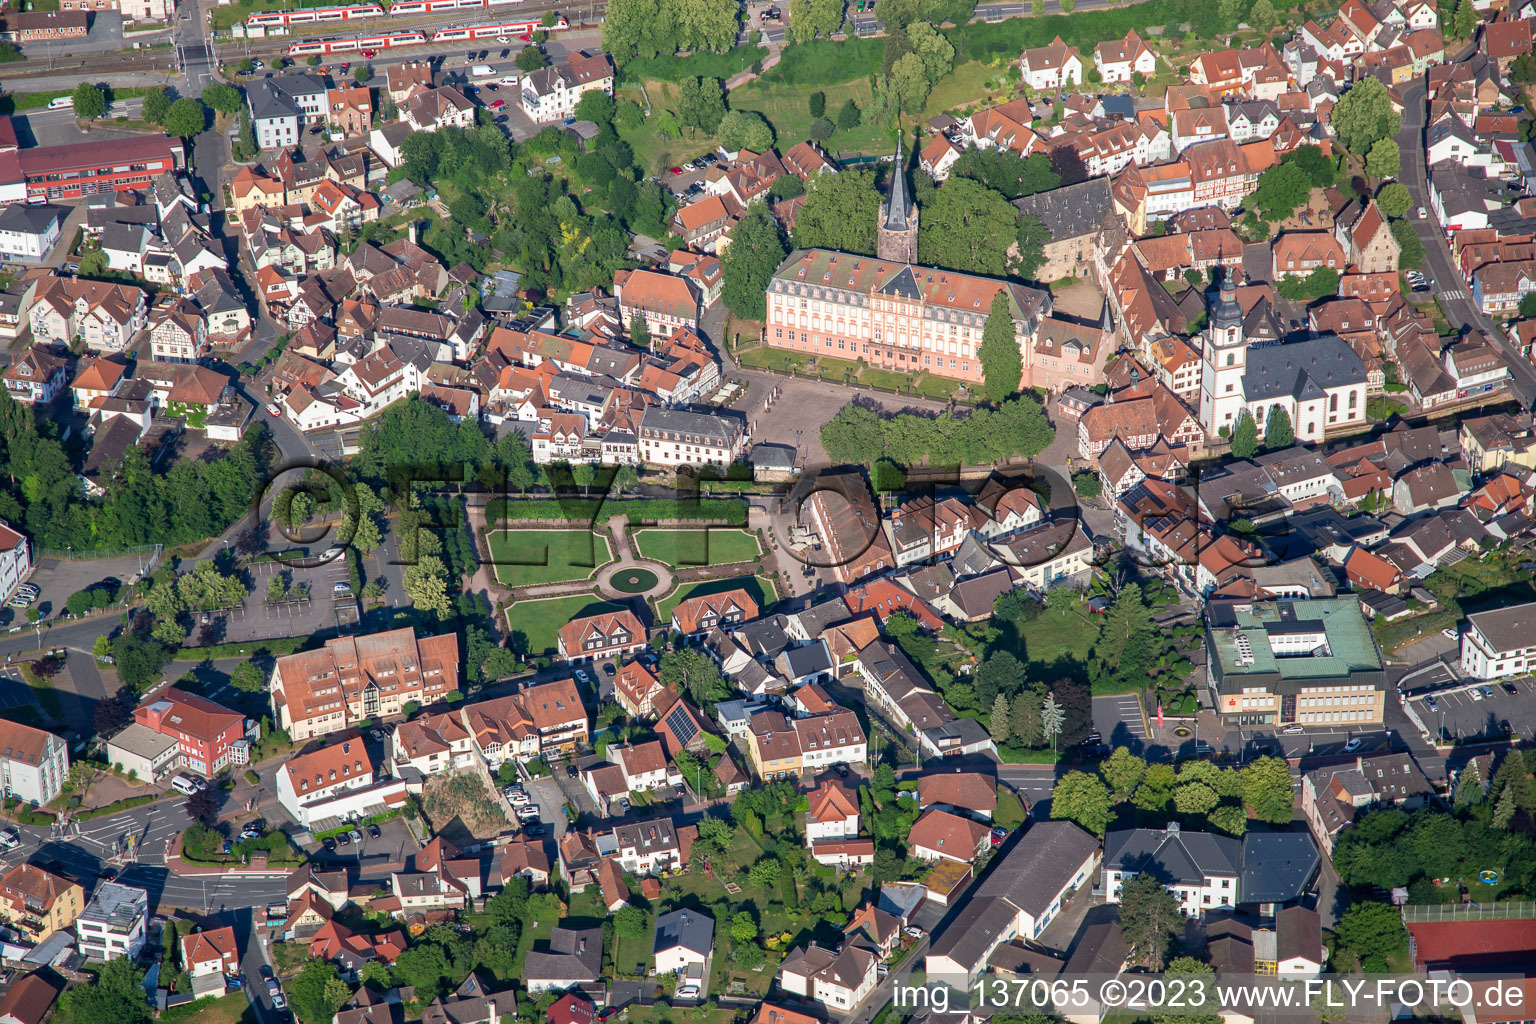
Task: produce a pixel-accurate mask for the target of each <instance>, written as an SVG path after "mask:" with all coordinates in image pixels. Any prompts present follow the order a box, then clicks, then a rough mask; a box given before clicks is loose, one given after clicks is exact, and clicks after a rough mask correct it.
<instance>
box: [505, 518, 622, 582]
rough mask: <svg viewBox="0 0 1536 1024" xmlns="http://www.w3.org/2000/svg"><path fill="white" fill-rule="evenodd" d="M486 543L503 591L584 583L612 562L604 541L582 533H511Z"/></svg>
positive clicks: (584, 531) (606, 542)
mask: <svg viewBox="0 0 1536 1024" xmlns="http://www.w3.org/2000/svg"><path fill="white" fill-rule="evenodd" d="M486 540H487V543H488V544H489V546H490V549H491V560H492V561H494V562H496V563H497V565H496V579H497V582H499V583H501V584H502V586H506V587H526V586H529V585H530V584H534V583H563V582H565V581H566V580H584V579H586V578H588V577H589V576H591V575H592V574H593V573H594V572H596V571H597V569H598V567H599V566H603V565H607V564H608V563H609V562H610V561H612V559H613V556H612V555H611V554H610V553H609V551H608V541H607V539H606V538H605V537H603V536H602V535H601V534H596V533H589V532H587V531H586V530H511V531H503V532H501V533H493V534H490V535H489V536H488V537H487V538H486Z"/></svg>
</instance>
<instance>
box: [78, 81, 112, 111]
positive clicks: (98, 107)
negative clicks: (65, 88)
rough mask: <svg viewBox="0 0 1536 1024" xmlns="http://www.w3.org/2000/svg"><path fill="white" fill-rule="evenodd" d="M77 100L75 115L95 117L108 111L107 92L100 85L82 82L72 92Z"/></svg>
mask: <svg viewBox="0 0 1536 1024" xmlns="http://www.w3.org/2000/svg"><path fill="white" fill-rule="evenodd" d="M70 95H71V96H72V97H73V99H74V102H75V107H74V109H75V116H76V117H83V118H87V119H93V118H97V117H100V116H102V115H103V114H105V113H106V112H107V94H106V92H105V91H103V90H102V88H101V86H99V85H92V84H91V83H90V82H81V83H80V84H79V85H77V86H75V91H74V92H73V93H71V94H70Z"/></svg>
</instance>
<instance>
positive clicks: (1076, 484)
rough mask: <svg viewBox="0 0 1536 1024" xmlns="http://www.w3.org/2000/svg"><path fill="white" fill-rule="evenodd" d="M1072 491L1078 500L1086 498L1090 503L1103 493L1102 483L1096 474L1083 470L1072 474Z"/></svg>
mask: <svg viewBox="0 0 1536 1024" xmlns="http://www.w3.org/2000/svg"><path fill="white" fill-rule="evenodd" d="M1072 490H1073V491H1074V492H1075V493H1076V494H1077V496H1078V497H1079V498H1086V499H1088V500H1089V501H1092V500H1093V499H1094V498H1097V497H1098V496H1099V495H1101V494H1103V493H1104V482H1103V481H1102V480H1100V479H1099V476H1098V474H1097V473H1091V472H1089V471H1088V470H1083V471H1082V472H1079V473H1073V474H1072Z"/></svg>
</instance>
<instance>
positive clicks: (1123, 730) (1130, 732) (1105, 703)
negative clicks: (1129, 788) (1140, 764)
mask: <svg viewBox="0 0 1536 1024" xmlns="http://www.w3.org/2000/svg"><path fill="white" fill-rule="evenodd" d="M1093 728H1094V730H1095V731H1096V732H1098V734H1099V735H1100V736H1101V737H1103V741H1104V742H1105V743H1106V744H1108V745H1109V746H1111V747H1129V748H1130V750H1131V753H1133V754H1145V753H1146V750H1145V748H1146V745H1147V740H1148V739H1149V737H1148V736H1147V723H1146V719H1145V718H1143V717H1142V713H1141V701H1139V700H1137V699H1136V696H1135V695H1134V694H1121V695H1119V696H1115V697H1095V698H1093Z"/></svg>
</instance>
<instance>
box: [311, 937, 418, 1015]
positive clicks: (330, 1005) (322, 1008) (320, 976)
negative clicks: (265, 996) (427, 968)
mask: <svg viewBox="0 0 1536 1024" xmlns="http://www.w3.org/2000/svg"><path fill="white" fill-rule="evenodd" d="M426 948H429V949H435V948H436V947H433V946H428V947H426ZM413 952H417V951H416V950H407V951H406V952H405V953H402V954H401V955H400V958H399V959H400V960H404V959H405V958H406V957H408V956H410V955H411V954H412V953H413ZM438 955H439V956H441V955H442V954H441V953H439V954H438ZM395 966H396V969H397V970H398V968H399V963H398V961H397V962H396V965H395ZM286 987H287V990H288V1005H290V1006H292V1007H293V1012H294V1014H295V1015H296V1016H297V1017H298V1018H299V1020H301V1021H303V1022H304V1024H324V1022H325V1021H328V1020H330V1019H331V1018H332V1017H334V1016H335V1015H336V1011H337V1010H339V1009H341V1007H342V1004H344V1003H345V1002H346V1001H347V998H348V997H349V996H350V995H351V994H352V993H351V991H350V990H349V989H348V988H347V983H346V982H344V981H342V980H341V976H340V975H338V974H337V973H336V968H335V967H334V966H333V965H331V964H329V963H325V962H323V961H320V960H311V961H310V962H309V963H308V964H307V965H305V967H304V969H303V970H302V971H300V972H299V976H298V977H296V978H294V979H292V980H291V981H289V982H288V984H287V986H286Z"/></svg>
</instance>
